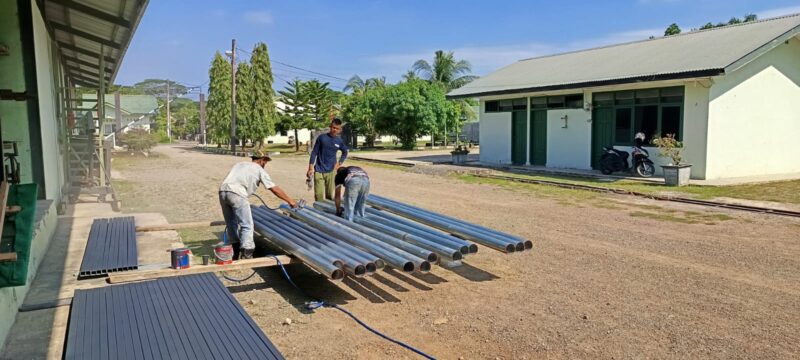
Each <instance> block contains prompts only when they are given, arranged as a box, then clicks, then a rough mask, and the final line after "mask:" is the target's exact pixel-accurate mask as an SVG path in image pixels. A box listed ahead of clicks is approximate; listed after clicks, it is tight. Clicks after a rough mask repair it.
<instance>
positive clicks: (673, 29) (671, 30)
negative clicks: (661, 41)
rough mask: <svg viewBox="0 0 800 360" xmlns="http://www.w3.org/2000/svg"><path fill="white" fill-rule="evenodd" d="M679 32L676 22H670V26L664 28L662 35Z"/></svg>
mask: <svg viewBox="0 0 800 360" xmlns="http://www.w3.org/2000/svg"><path fill="white" fill-rule="evenodd" d="M680 33H681V28H680V27H678V24H676V23H672V24H671V25H670V26H668V27H667V30H664V36H670V35H678V34H680Z"/></svg>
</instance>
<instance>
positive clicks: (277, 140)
mask: <svg viewBox="0 0 800 360" xmlns="http://www.w3.org/2000/svg"><path fill="white" fill-rule="evenodd" d="M289 136H294V130H289V131H287V132H286V136H282V135H280V133H278V134H275V135H272V136H269V137H267V138H266V140H265V141H264V143H265V144H266V143H269V141H272V143H273V144H288V143H289ZM297 137H298V138H300V143H301V144H305V143H306V142H307V141H309V140H311V130H308V129H299V130H297Z"/></svg>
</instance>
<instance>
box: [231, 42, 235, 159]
mask: <svg viewBox="0 0 800 360" xmlns="http://www.w3.org/2000/svg"><path fill="white" fill-rule="evenodd" d="M231 152H232V153H234V155H235V154H236V39H233V40H231Z"/></svg>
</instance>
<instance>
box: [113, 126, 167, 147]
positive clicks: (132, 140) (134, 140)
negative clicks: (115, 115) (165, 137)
mask: <svg viewBox="0 0 800 360" xmlns="http://www.w3.org/2000/svg"><path fill="white" fill-rule="evenodd" d="M120 142H122V143H123V144H125V145H127V146H128V150H130V151H141V152H144V153H147V152H150V150H151V149H152V148H153V146H156V144H158V136H157V135H155V134H151V133H149V132H147V130H142V129H131V130H130V131H128V132H127V133H125V134H122V136H121V137H120Z"/></svg>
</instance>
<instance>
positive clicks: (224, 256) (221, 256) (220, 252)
mask: <svg viewBox="0 0 800 360" xmlns="http://www.w3.org/2000/svg"><path fill="white" fill-rule="evenodd" d="M214 257H216V258H217V260H216V264H217V265H224V264H230V263H232V262H233V246H231V245H230V244H224V243H219V244H217V245H216V246H214Z"/></svg>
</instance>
